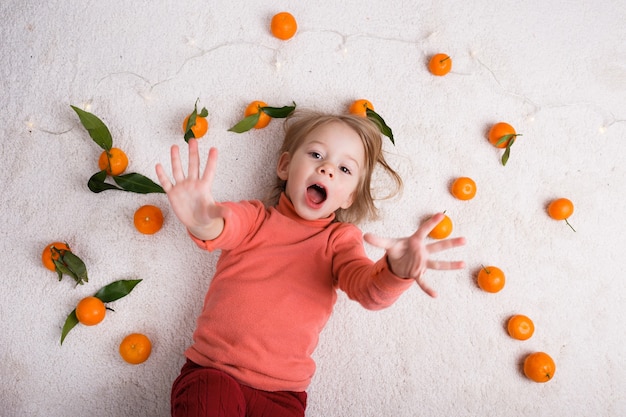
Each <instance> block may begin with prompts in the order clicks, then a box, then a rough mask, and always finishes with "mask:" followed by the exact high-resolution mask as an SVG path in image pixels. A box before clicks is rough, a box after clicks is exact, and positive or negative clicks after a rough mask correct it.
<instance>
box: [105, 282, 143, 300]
mask: <svg viewBox="0 0 626 417" xmlns="http://www.w3.org/2000/svg"><path fill="white" fill-rule="evenodd" d="M140 282H141V280H140V279H129V280H119V281H115V282H112V283H110V284H109V285H107V286H104V287H102V288H100V291H98V292H97V293H96V294H94V297H96V298H99V299H100V300H101V301H102V302H103V303H110V302H112V301H116V300H119V299H120V298H122V297H125V296H127V295H128V294H130V292H131V291H132V290H133V289H134V288H135V286H136V285H137V284H139V283H140Z"/></svg>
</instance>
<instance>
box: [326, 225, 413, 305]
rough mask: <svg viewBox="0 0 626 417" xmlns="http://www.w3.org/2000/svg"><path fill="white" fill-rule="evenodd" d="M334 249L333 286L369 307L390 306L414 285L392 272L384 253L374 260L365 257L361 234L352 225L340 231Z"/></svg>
mask: <svg viewBox="0 0 626 417" xmlns="http://www.w3.org/2000/svg"><path fill="white" fill-rule="evenodd" d="M333 251H334V255H333V274H334V277H335V282H336V285H337V286H338V287H339V288H340V289H341V290H342V291H344V292H345V293H346V294H347V295H348V297H349V298H350V299H352V300H355V301H357V302H359V303H360V304H361V305H362V306H363V307H365V308H366V309H368V310H381V309H383V308H386V307H389V306H390V305H392V304H393V303H394V302H395V301H396V300H397V299H398V298H399V297H400V296H401V295H402V293H404V292H405V291H406V290H407V289H409V288H410V287H411V285H413V280H410V279H404V278H401V277H399V276H397V275H395V274H394V273H393V272H391V269H390V268H389V264H388V262H387V256H386V255H385V256H383V257H382V258H381V259H379V260H378V261H377V262H374V261H372V260H371V259H369V258H368V257H367V254H366V253H365V248H364V247H363V236H362V233H361V231H360V230H358V229H357V228H356V227H355V226H351V227H349V228H344V230H341V231H340V232H339V234H338V236H337V238H336V239H335V240H334V241H333Z"/></svg>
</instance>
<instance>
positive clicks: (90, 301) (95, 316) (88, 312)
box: [76, 297, 106, 326]
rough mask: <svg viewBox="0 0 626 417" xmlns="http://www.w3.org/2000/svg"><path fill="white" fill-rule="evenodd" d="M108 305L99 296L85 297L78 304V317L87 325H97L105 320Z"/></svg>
mask: <svg viewBox="0 0 626 417" xmlns="http://www.w3.org/2000/svg"><path fill="white" fill-rule="evenodd" d="M105 315H106V307H105V306H104V303H103V302H102V300H100V299H99V298H97V297H85V298H83V299H82V300H80V301H79V302H78V305H77V306H76V318H77V319H78V321H79V322H80V323H82V324H84V325H85V326H95V325H96V324H98V323H100V322H101V321H102V320H104V316H105Z"/></svg>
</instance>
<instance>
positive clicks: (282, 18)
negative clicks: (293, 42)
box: [270, 12, 298, 41]
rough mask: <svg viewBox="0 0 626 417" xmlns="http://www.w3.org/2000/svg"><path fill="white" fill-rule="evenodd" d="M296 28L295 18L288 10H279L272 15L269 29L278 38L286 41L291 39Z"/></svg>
mask: <svg viewBox="0 0 626 417" xmlns="http://www.w3.org/2000/svg"><path fill="white" fill-rule="evenodd" d="M297 30H298V23H297V22H296V18H295V17H293V15H292V14H291V13H289V12H280V13H277V14H275V15H274V16H273V17H272V21H271V22H270V31H271V32H272V35H274V36H275V37H277V38H278V39H281V40H284V41H286V40H287V39H291V38H292V37H293V35H295V34H296V31H297Z"/></svg>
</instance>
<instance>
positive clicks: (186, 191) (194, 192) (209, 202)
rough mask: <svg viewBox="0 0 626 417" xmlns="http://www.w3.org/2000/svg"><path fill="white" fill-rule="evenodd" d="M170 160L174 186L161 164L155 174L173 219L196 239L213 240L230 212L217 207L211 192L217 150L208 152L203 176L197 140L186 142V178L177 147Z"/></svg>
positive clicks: (212, 149) (213, 149)
mask: <svg viewBox="0 0 626 417" xmlns="http://www.w3.org/2000/svg"><path fill="white" fill-rule="evenodd" d="M171 158H172V176H173V177H174V181H175V183H174V184H173V183H172V182H171V181H170V179H169V177H168V176H167V174H166V173H165V169H164V168H163V166H162V165H161V164H157V165H156V174H157V177H158V179H159V182H160V183H161V186H162V187H163V190H164V191H165V193H166V194H167V198H168V200H169V202H170V205H171V206H172V209H173V210H174V213H175V214H176V217H178V219H179V220H180V221H181V223H182V224H183V225H185V227H187V229H188V230H189V232H190V233H191V234H192V235H194V236H195V237H197V238H198V239H201V240H213V239H215V238H216V237H218V236H219V235H220V234H221V233H222V230H223V229H224V219H225V218H227V217H228V216H229V215H230V211H229V210H227V209H226V208H225V207H224V206H221V205H219V204H217V202H216V201H215V200H214V198H213V193H212V190H211V189H212V186H213V178H214V177H215V167H216V165H217V149H215V148H211V150H210V151H209V156H208V158H207V165H206V167H205V169H204V172H203V173H202V176H200V158H199V156H198V142H197V140H195V139H191V140H190V141H189V166H188V172H187V177H185V173H184V172H183V169H182V166H181V162H180V151H179V149H178V146H176V145H174V146H172V150H171Z"/></svg>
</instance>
